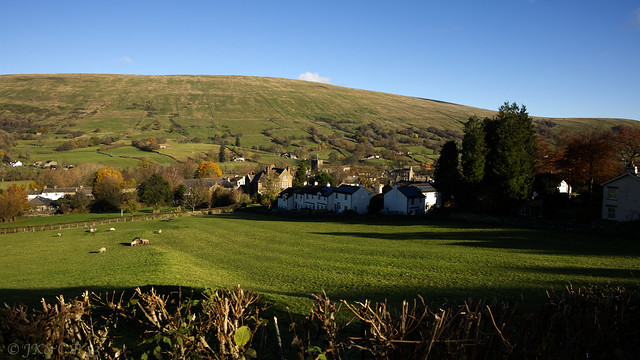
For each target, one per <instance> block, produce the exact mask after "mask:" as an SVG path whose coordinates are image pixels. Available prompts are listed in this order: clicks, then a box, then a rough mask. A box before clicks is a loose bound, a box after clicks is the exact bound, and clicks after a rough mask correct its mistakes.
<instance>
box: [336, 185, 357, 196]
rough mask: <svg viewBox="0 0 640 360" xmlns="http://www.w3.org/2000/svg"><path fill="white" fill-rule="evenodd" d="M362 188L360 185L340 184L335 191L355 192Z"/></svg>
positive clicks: (343, 192)
mask: <svg viewBox="0 0 640 360" xmlns="http://www.w3.org/2000/svg"><path fill="white" fill-rule="evenodd" d="M359 189H360V187H359V186H351V185H340V186H338V188H337V189H335V190H334V191H333V192H336V193H341V194H353V193H355V192H356V191H358V190H359Z"/></svg>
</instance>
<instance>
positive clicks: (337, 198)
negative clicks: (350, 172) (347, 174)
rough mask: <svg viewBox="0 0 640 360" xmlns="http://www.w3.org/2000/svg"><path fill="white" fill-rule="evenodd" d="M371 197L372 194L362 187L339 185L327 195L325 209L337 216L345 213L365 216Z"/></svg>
mask: <svg viewBox="0 0 640 360" xmlns="http://www.w3.org/2000/svg"><path fill="white" fill-rule="evenodd" d="M371 197H373V194H371V192H370V191H369V190H367V189H365V188H364V187H362V185H360V186H351V185H340V186H339V187H338V188H336V189H335V190H334V191H333V192H332V193H331V195H329V197H328V202H327V209H328V210H329V211H333V212H335V213H338V214H339V213H343V212H345V211H353V212H355V213H358V214H366V213H367V212H368V211H369V202H370V201H371Z"/></svg>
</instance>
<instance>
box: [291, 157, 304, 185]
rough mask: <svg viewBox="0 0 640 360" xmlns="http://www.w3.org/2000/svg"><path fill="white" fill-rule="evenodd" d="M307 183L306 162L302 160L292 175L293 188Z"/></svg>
mask: <svg viewBox="0 0 640 360" xmlns="http://www.w3.org/2000/svg"><path fill="white" fill-rule="evenodd" d="M306 181H307V162H306V161H304V160H302V161H301V162H300V165H298V168H297V169H296V172H295V174H293V186H294V187H301V186H304V183H305V182H306Z"/></svg>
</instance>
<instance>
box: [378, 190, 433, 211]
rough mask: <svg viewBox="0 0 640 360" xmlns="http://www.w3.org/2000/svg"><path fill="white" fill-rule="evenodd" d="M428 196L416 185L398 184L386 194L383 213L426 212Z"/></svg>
mask: <svg viewBox="0 0 640 360" xmlns="http://www.w3.org/2000/svg"><path fill="white" fill-rule="evenodd" d="M426 210H427V208H426V196H425V195H423V194H422V191H420V189H418V188H417V187H415V186H401V187H400V186H398V185H395V186H394V187H393V189H391V190H390V191H387V192H386V193H385V194H384V207H383V213H385V214H389V215H420V214H424V213H425V212H426Z"/></svg>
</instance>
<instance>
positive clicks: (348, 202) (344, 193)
mask: <svg viewBox="0 0 640 360" xmlns="http://www.w3.org/2000/svg"><path fill="white" fill-rule="evenodd" d="M372 196H373V194H371V192H369V191H368V190H367V189H365V188H363V187H362V186H351V185H340V186H339V187H337V188H335V187H331V186H328V185H314V186H305V187H302V188H289V189H285V190H284V191H282V192H281V193H280V195H278V208H279V209H280V210H284V211H298V210H313V211H322V210H325V211H330V212H334V213H338V214H339V213H343V212H345V211H353V212H355V213H358V214H366V213H367V211H368V209H369V202H370V201H371V197H372Z"/></svg>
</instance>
